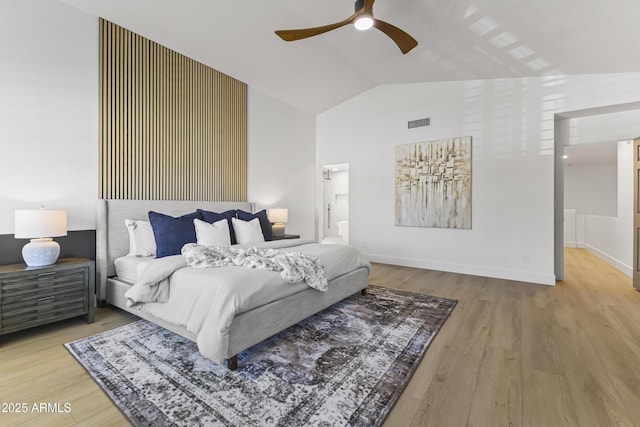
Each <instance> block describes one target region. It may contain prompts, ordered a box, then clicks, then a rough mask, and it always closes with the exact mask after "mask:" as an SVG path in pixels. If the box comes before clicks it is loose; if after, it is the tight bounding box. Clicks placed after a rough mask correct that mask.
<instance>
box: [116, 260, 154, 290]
mask: <svg viewBox="0 0 640 427" xmlns="http://www.w3.org/2000/svg"><path fill="white" fill-rule="evenodd" d="M154 259H155V257H152V256H149V257H141V256H132V255H126V256H121V257H120V258H116V259H115V260H114V262H113V263H114V265H115V267H116V275H117V276H118V279H120V280H122V281H123V282H127V283H129V284H131V285H133V284H134V283H136V282H137V281H138V279H139V278H140V276H141V275H142V272H143V271H144V270H145V269H146V268H147V265H148V264H149V262H150V261H151V260H154Z"/></svg>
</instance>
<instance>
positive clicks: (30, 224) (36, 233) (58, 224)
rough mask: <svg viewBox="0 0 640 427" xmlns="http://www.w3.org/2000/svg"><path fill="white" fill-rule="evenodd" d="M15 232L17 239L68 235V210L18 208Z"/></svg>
mask: <svg viewBox="0 0 640 427" xmlns="http://www.w3.org/2000/svg"><path fill="white" fill-rule="evenodd" d="M14 233H15V238H16V239H34V238H42V237H60V236H66V235H67V211H66V210H62V209H60V210H53V209H16V212H15V229H14Z"/></svg>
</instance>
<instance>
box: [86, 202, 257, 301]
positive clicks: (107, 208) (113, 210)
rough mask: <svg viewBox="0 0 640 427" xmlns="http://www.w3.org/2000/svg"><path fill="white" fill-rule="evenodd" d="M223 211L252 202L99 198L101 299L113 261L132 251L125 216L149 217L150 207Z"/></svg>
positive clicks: (170, 210) (176, 211)
mask: <svg viewBox="0 0 640 427" xmlns="http://www.w3.org/2000/svg"><path fill="white" fill-rule="evenodd" d="M198 208H200V209H205V210H209V211H214V212H224V211H227V210H229V209H242V210H244V211H247V212H253V211H254V204H253V203H249V202H207V201H191V200H120V199H118V200H116V199H102V200H98V218H97V221H98V224H97V229H96V245H97V246H96V274H97V276H98V277H97V283H96V284H97V289H96V294H97V298H98V300H104V299H106V295H107V293H106V292H107V288H106V284H107V277H109V276H114V275H115V274H116V271H115V267H114V265H113V261H114V260H115V259H116V258H118V257H121V256H124V255H126V254H127V253H128V252H129V235H128V233H127V228H126V227H125V225H124V220H125V219H144V220H148V219H149V217H148V213H149V211H156V212H160V213H164V214H167V215H171V216H180V215H184V214H187V213H190V212H193V211H195V210H196V209H198Z"/></svg>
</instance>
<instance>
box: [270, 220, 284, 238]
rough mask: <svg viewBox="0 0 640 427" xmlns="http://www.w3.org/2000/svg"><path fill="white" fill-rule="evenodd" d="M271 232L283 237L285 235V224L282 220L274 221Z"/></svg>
mask: <svg viewBox="0 0 640 427" xmlns="http://www.w3.org/2000/svg"><path fill="white" fill-rule="evenodd" d="M271 232H272V233H273V237H283V236H284V224H283V223H281V222H274V223H273V225H272V226H271Z"/></svg>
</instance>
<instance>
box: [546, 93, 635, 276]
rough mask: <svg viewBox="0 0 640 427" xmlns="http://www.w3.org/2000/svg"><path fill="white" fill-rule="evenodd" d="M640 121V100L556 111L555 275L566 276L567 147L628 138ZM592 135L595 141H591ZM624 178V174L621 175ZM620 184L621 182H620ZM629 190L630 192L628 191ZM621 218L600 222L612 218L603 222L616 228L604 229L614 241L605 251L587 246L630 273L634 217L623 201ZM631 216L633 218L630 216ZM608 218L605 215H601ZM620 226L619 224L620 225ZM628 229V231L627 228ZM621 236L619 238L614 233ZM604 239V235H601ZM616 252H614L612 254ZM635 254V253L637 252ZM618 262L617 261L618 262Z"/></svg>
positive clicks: (625, 182) (620, 211)
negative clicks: (564, 157) (607, 230)
mask: <svg viewBox="0 0 640 427" xmlns="http://www.w3.org/2000/svg"><path fill="white" fill-rule="evenodd" d="M639 122H640V102H633V103H628V104H619V105H610V106H605V107H598V108H591V109H586V110H578V111H571V112H565V113H559V114H555V117H554V133H555V135H554V139H555V150H554V156H555V162H554V163H555V215H554V216H555V220H554V223H555V233H554V234H555V242H554V246H555V251H554V252H555V256H554V259H555V276H556V280H562V279H563V276H564V240H565V232H564V231H565V230H564V229H565V226H567V225H570V222H569V224H567V218H565V211H564V207H565V206H564V199H565V188H564V186H565V182H564V181H565V164H564V163H565V161H564V159H563V154H564V151H565V148H566V147H569V146H571V145H574V144H581V143H585V142H596V141H625V140H629V139H631V138H632V137H633V136H635V135H637V132H638V123H639ZM589 139H591V141H589ZM619 178H621V177H619ZM631 181H633V179H632V178H631V177H629V179H627V178H625V179H623V185H625V186H628V185H631V184H632V182H631ZM619 185H621V184H620V183H619ZM625 194H626V193H625ZM619 206H620V208H619V209H618V212H617V215H616V216H617V218H613V219H611V220H602V221H600V222H607V221H608V222H611V224H603V225H605V226H607V227H609V228H611V230H612V231H610V232H608V233H600V234H602V235H603V236H605V237H606V238H607V240H609V241H610V242H611V243H610V244H608V245H605V246H606V249H607V250H605V251H598V250H597V248H596V250H594V248H591V247H589V244H587V245H586V246H587V249H589V250H590V251H592V252H593V253H595V254H596V255H598V256H599V257H600V258H603V259H604V260H605V261H607V262H609V263H610V264H612V265H614V266H615V267H616V268H618V269H619V270H621V271H623V272H625V273H626V274H628V275H630V273H631V266H630V264H631V261H632V253H631V252H632V242H631V241H629V242H627V240H630V239H631V228H632V226H631V225H630V224H629V226H628V227H627V226H626V225H625V224H626V223H627V222H629V221H628V220H631V218H630V217H631V214H632V208H631V207H629V208H627V206H626V205H619ZM627 217H629V218H627ZM600 218H605V217H600ZM616 227H617V228H616ZM625 230H628V231H625ZM616 236H618V238H617V240H615V241H614V240H613V239H611V238H610V237H616ZM601 240H603V239H601ZM599 243H600V242H599ZM611 254H613V256H610V255H611ZM634 257H635V256H634ZM616 264H617V265H616Z"/></svg>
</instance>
